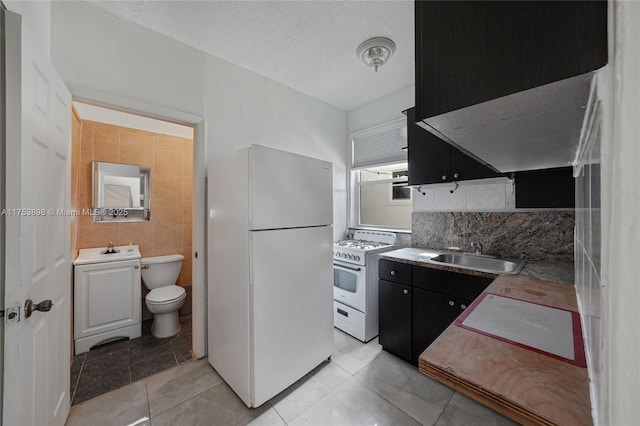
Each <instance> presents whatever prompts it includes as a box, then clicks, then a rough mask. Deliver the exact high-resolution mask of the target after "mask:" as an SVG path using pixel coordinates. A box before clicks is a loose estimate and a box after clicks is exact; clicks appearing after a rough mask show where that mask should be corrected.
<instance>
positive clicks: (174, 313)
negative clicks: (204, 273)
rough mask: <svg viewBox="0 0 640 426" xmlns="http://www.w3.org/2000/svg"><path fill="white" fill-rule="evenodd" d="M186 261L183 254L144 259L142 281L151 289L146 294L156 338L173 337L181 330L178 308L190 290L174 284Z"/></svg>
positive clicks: (152, 331)
mask: <svg viewBox="0 0 640 426" xmlns="http://www.w3.org/2000/svg"><path fill="white" fill-rule="evenodd" d="M183 260H184V256H182V255H181V254H171V255H168V256H157V257H143V258H142V259H141V264H142V282H143V283H144V285H145V286H146V287H147V288H148V289H149V290H151V291H150V292H149V294H147V297H145V303H146V304H147V308H149V312H151V313H152V314H153V324H152V325H151V334H153V335H154V336H155V337H158V338H163V337H171V336H175V335H176V334H177V333H178V332H179V331H180V321H179V320H178V309H180V307H181V306H182V304H183V303H184V299H185V298H186V297H187V292H186V291H185V290H184V288H182V287H180V286H178V285H175V283H176V280H177V279H178V276H179V275H180V270H181V269H182V261H183Z"/></svg>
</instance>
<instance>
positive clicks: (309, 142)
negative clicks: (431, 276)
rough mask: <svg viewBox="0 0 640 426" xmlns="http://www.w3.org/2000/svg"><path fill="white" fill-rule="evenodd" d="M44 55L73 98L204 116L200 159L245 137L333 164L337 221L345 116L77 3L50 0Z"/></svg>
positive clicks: (341, 204) (342, 205)
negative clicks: (49, 51)
mask: <svg viewBox="0 0 640 426" xmlns="http://www.w3.org/2000/svg"><path fill="white" fill-rule="evenodd" d="M51 8H52V41H51V49H52V59H53V62H54V64H55V66H56V68H57V69H58V71H59V72H60V74H61V75H62V77H63V79H64V80H65V82H66V83H67V84H68V86H69V88H70V90H71V93H72V94H73V95H74V96H75V97H79V98H81V99H88V100H92V101H94V102H95V101H97V102H98V103H107V104H108V103H111V104H113V103H122V102H125V103H127V104H128V105H132V108H135V105H136V104H150V105H156V106H159V107H165V108H169V109H171V110H178V111H182V112H184V113H185V114H192V115H197V116H201V117H205V118H206V121H207V125H206V132H207V146H206V159H205V158H203V159H202V161H205V160H209V161H210V160H213V159H217V158H221V157H223V156H225V155H228V154H230V153H232V152H234V151H236V150H237V149H239V148H242V147H246V146H248V145H250V144H262V145H267V146H271V147H274V148H279V149H285V150H289V151H293V152H298V153H302V154H305V155H309V156H312V157H317V158H321V159H323V160H327V161H331V162H332V163H333V167H334V195H335V197H334V207H335V211H336V212H343V213H342V214H338V213H337V214H336V217H335V222H334V228H335V232H336V237H338V236H341V235H342V234H343V233H344V231H345V229H346V163H347V160H346V155H347V150H346V146H345V140H346V135H347V131H346V128H347V114H346V112H345V111H342V110H340V109H338V108H334V107H332V106H330V105H328V104H325V103H323V102H320V101H318V100H316V99H314V98H311V97H309V96H307V95H304V94H301V93H300V92H297V91H295V90H293V89H290V88H287V87H285V86H282V85H281V84H278V83H275V82H274V81H272V80H269V79H268V78H266V77H263V76H260V75H258V74H256V73H254V72H252V71H249V70H246V69H244V68H241V67H238V66H236V65H233V64H230V63H228V62H226V61H223V60H221V59H219V58H216V57H213V56H211V55H208V54H205V53H204V52H201V51H199V50H196V49H193V48H191V47H188V46H186V45H184V44H181V43H179V42H177V41H174V40H171V39H169V38H167V37H164V36H162V35H159V34H157V33H154V32H152V31H149V30H145V29H143V28H141V27H137V26H135V25H133V24H131V23H129V22H126V21H123V20H121V19H119V18H116V17H113V16H111V15H109V14H107V13H106V12H103V11H102V10H101V9H99V8H97V7H96V6H94V5H92V4H88V3H84V2H54V3H53V4H52V7H51Z"/></svg>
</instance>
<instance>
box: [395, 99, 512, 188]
mask: <svg viewBox="0 0 640 426" xmlns="http://www.w3.org/2000/svg"><path fill="white" fill-rule="evenodd" d="M407 138H408V143H407V145H408V147H409V152H408V154H407V156H408V161H409V185H421V184H429V183H441V182H449V181H457V180H472V179H481V178H489V177H495V176H500V173H497V172H496V171H494V170H493V169H491V168H490V167H488V166H485V165H484V164H482V163H480V162H479V161H476V160H475V159H474V158H472V157H470V156H468V155H467V154H465V153H463V152H462V151H460V150H459V149H458V148H456V147H454V146H452V145H450V144H449V143H448V142H445V141H444V140H442V139H440V138H439V137H437V136H435V135H434V134H433V133H431V132H429V131H427V130H425V129H423V128H422V127H421V126H420V125H418V124H416V122H415V108H411V109H408V110H407Z"/></svg>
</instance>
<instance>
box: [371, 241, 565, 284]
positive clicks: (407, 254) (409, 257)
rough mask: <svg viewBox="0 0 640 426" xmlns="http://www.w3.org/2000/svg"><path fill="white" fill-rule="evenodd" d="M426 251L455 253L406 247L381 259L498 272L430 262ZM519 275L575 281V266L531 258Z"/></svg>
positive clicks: (462, 270)
mask: <svg viewBox="0 0 640 426" xmlns="http://www.w3.org/2000/svg"><path fill="white" fill-rule="evenodd" d="M425 252H432V253H434V254H436V253H455V252H452V251H448V250H436V249H428V248H416V247H405V248H402V249H398V250H393V251H388V252H384V253H381V254H380V259H385V260H391V261H394V262H400V263H408V264H410V265H417V266H423V267H427V268H433V269H442V270H445V271H451V272H458V273H462V274H468V275H476V276H481V277H488V278H496V277H498V274H492V273H489V272H482V271H474V270H471V269H466V268H457V267H455V266H449V265H443V264H438V263H436V262H429V261H428V260H426V259H425V257H424V256H420V255H421V254H423V253H425ZM519 275H521V276H522V275H524V276H531V277H534V278H540V279H543V280H547V281H553V282H557V283H567V284H572V283H573V277H574V266H573V263H548V262H538V261H533V260H529V261H527V263H526V265H525V266H524V269H523V270H522V271H521V272H520V274H519Z"/></svg>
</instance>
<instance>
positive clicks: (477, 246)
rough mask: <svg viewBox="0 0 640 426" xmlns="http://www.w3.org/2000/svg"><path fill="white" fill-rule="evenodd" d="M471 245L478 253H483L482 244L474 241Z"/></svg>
mask: <svg viewBox="0 0 640 426" xmlns="http://www.w3.org/2000/svg"><path fill="white" fill-rule="evenodd" d="M471 247H473V248H474V249H476V254H482V244H480V243H477V242H475V241H472V242H471Z"/></svg>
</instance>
